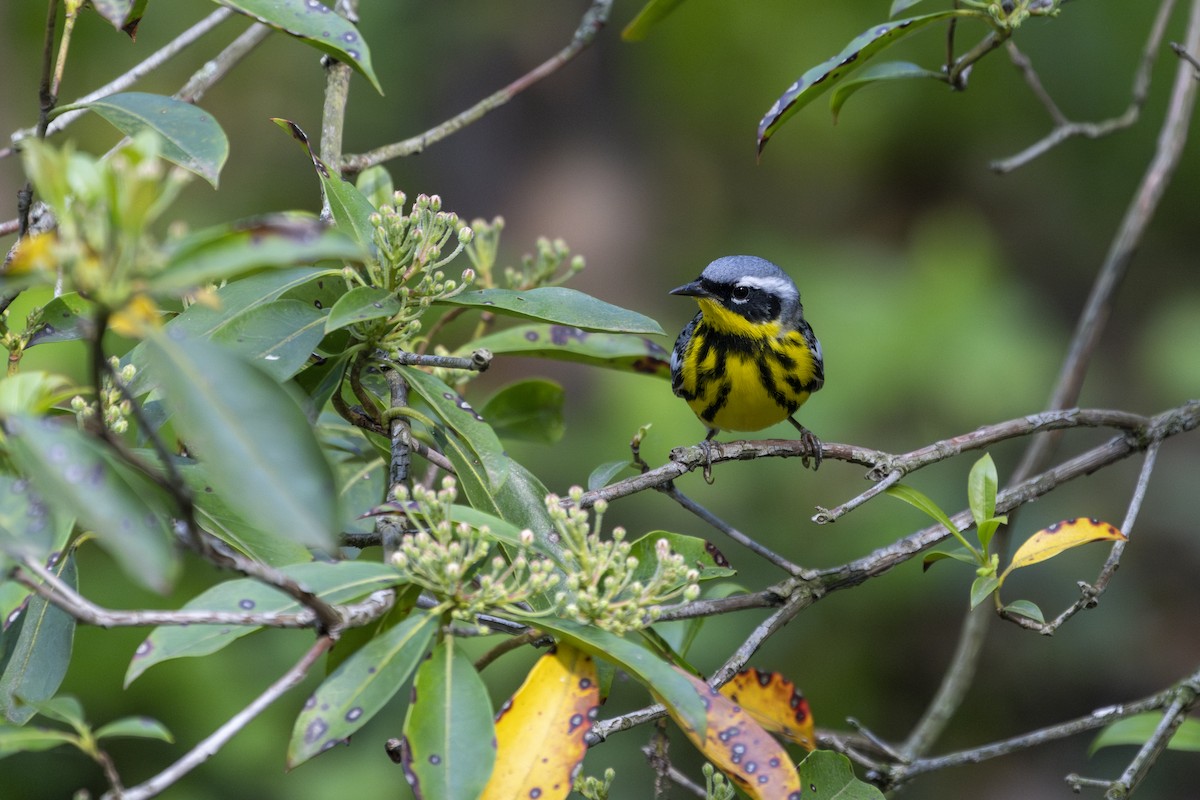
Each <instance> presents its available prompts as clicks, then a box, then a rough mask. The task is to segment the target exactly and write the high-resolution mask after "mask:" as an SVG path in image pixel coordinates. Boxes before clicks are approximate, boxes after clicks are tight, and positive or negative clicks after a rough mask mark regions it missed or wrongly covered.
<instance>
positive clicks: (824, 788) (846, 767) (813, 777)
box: [796, 750, 884, 800]
mask: <svg viewBox="0 0 1200 800" xmlns="http://www.w3.org/2000/svg"><path fill="white" fill-rule="evenodd" d="M799 771H800V781H801V783H802V785H803V786H804V794H803V797H804V800H884V794H883V792H881V791H879V789H877V788H875V787H874V786H872V785H871V784H869V783H866V782H864V781H860V780H859V779H858V778H857V777H855V775H854V768H853V767H852V766H851V765H850V759H848V758H846V757H845V756H844V755H842V754H841V753H835V752H833V751H832V750H814V751H812V752H811V753H809V754H808V756H807V757H805V759H804V760H803V761H802V762H800V768H799ZM800 797H801V795H797V796H796V800H800Z"/></svg>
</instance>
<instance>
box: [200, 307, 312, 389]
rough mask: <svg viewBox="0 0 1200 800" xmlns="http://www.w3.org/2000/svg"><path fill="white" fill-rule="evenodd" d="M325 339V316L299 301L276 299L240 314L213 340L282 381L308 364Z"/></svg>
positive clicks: (217, 333) (216, 334) (214, 336)
mask: <svg viewBox="0 0 1200 800" xmlns="http://www.w3.org/2000/svg"><path fill="white" fill-rule="evenodd" d="M324 338H325V314H324V313H322V312H321V311H319V310H317V309H316V308H313V307H312V306H310V305H308V304H307V303H302V302H300V301H299V300H276V301H274V302H272V303H265V304H263V305H260V306H257V307H255V308H254V309H252V310H248V311H247V312H246V313H244V314H239V315H238V316H237V318H236V319H235V320H231V321H230V323H229V324H228V325H225V326H222V328H221V329H220V330H219V331H217V332H216V333H215V334H214V335H213V337H212V340H213V341H214V342H216V343H218V344H221V345H224V346H225V347H226V348H228V349H229V350H231V351H233V352H235V353H237V354H238V355H240V356H242V358H244V359H246V360H247V361H249V362H250V363H251V364H254V365H256V366H257V367H259V368H260V369H262V370H263V371H264V372H266V373H267V374H268V375H270V376H271V377H272V378H274V379H275V380H277V381H280V382H282V381H286V380H287V379H288V378H291V377H292V376H293V375H295V374H296V373H297V372H299V371H300V370H301V369H302V368H303V367H304V365H305V364H306V363H308V359H309V357H310V356H311V355H312V352H313V351H314V350H316V349H317V345H319V344H320V343H321V340H322V339H324Z"/></svg>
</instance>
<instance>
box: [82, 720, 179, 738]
mask: <svg viewBox="0 0 1200 800" xmlns="http://www.w3.org/2000/svg"><path fill="white" fill-rule="evenodd" d="M95 736H96V738H97V739H116V738H126V739H157V740H158V741H160V742H167V743H168V744H170V743H172V742H174V741H175V737H174V736H172V735H171V732H170V731H169V730H167V728H166V726H165V725H163V724H162V723H161V722H159V721H158V720H156V719H152V718H150V717H122V718H121V719H114V720H113V721H112V722H109V723H106V724H104V725H101V726H100V727H99V728H97V729H96V733H95Z"/></svg>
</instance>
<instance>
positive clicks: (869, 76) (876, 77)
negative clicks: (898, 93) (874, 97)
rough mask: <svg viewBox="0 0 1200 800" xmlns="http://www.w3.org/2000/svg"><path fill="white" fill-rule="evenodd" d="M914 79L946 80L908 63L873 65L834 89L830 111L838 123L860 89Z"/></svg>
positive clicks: (940, 75) (939, 75) (939, 74)
mask: <svg viewBox="0 0 1200 800" xmlns="http://www.w3.org/2000/svg"><path fill="white" fill-rule="evenodd" d="M914 78H933V79H934V80H936V81H938V82H939V83H940V82H942V81H944V80H945V77H944V76H943V75H942V73H940V72H934V71H933V70H928V69H925V68H924V67H922V66H919V65H917V64H913V63H910V62H908V61H885V62H883V63H881V64H872V65H871V66H869V67H867V68H866V69H864V70H863V71H862V72H860V73H858V76H857V77H855V78H850V79H847V80H844V81H842V82H841V83H839V84H838V85H837V86H836V87H835V88H834V90H833V94H831V95H830V96H829V110H830V111H831V112H832V113H833V121H834V123H837V120H838V114H839V113H840V112H841V110H842V106H843V105H845V103H846V101H847V100H849V99H850V95H852V94H854V93H855V92H857V91H858V90H859V89H864V88H866V87H867V86H870V85H871V84H874V83H881V82H885V81H901V80H912V79H914Z"/></svg>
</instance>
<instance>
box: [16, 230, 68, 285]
mask: <svg viewBox="0 0 1200 800" xmlns="http://www.w3.org/2000/svg"><path fill="white" fill-rule="evenodd" d="M56 244H58V236H57V234H55V233H53V232H47V233H38V234H34V235H33V236H27V237H25V238H24V239H22V240H21V241H19V242H17V247H16V251H15V252H14V253H13V257H12V261H10V262H9V264H8V274H9V275H24V274H25V273H28V272H33V271H35V270H40V271H42V272H53V271H54V267H55V265H56V263H57V260H58V259H57V257H56V255H55V252H54V251H55V245H56Z"/></svg>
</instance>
